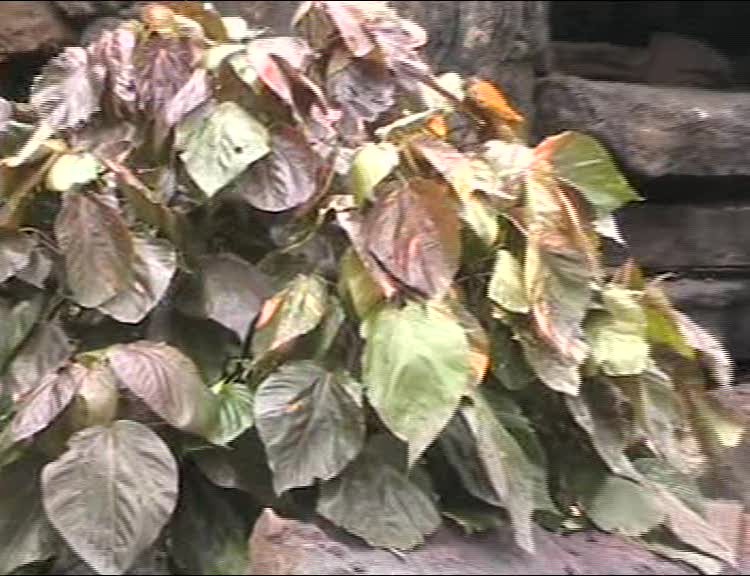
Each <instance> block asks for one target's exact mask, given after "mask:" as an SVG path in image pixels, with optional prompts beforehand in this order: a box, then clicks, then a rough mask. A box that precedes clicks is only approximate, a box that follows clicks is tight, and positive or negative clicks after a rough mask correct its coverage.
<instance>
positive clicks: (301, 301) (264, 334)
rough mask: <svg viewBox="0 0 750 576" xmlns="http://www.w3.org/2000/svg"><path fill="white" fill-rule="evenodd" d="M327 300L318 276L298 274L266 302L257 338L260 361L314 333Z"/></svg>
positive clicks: (254, 347)
mask: <svg viewBox="0 0 750 576" xmlns="http://www.w3.org/2000/svg"><path fill="white" fill-rule="evenodd" d="M327 300H328V293H327V289H326V285H325V281H324V280H323V279H322V278H321V277H320V276H317V275H314V274H313V275H304V274H298V275H297V276H295V277H294V278H293V279H292V281H291V282H290V283H289V284H288V285H287V286H286V288H284V289H283V290H281V291H280V292H277V293H276V294H275V295H274V296H272V297H271V298H269V299H268V300H266V302H265V304H264V305H263V308H262V310H261V313H260V317H259V318H258V321H257V322H256V325H255V334H254V335H253V342H252V352H253V356H254V357H255V358H256V360H259V359H261V358H263V357H265V356H266V355H267V354H269V353H270V352H274V351H277V350H279V349H280V348H281V347H282V346H284V345H285V344H287V343H289V342H291V341H292V340H294V339H295V338H297V337H299V336H302V335H304V334H307V333H308V332H311V331H312V330H314V329H315V328H316V327H317V326H318V324H320V321H321V320H322V319H323V315H324V314H325V310H326V303H327Z"/></svg>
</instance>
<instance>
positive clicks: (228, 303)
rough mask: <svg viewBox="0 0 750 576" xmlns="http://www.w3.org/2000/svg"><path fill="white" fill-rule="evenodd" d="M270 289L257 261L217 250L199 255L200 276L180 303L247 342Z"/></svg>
mask: <svg viewBox="0 0 750 576" xmlns="http://www.w3.org/2000/svg"><path fill="white" fill-rule="evenodd" d="M270 293H271V289H270V281H269V280H268V279H267V278H266V277H265V275H263V274H262V273H261V272H259V271H258V270H257V269H256V268H255V267H254V266H253V265H251V264H250V263H248V262H246V261H245V260H243V259H242V258H239V257H237V256H235V255H233V254H229V253H225V254H214V255H211V256H205V257H201V258H199V259H198V277H197V278H196V281H195V282H194V284H193V286H192V287H191V289H189V290H188V292H187V293H185V294H184V295H182V297H181V299H180V300H179V301H178V307H179V309H180V311H182V312H183V313H185V314H187V315H189V316H196V317H198V318H209V319H210V320H213V321H214V322H217V323H219V324H221V325H222V326H224V327H225V328H228V329H229V330H231V331H232V332H234V333H235V334H236V335H237V338H238V339H239V340H240V342H244V340H245V338H246V337H247V332H248V330H249V329H250V325H251V324H252V323H253V320H255V317H256V316H257V315H258V312H260V310H261V307H262V305H263V301H264V299H265V298H267V297H268V296H269V295H270Z"/></svg>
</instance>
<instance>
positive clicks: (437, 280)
mask: <svg viewBox="0 0 750 576" xmlns="http://www.w3.org/2000/svg"><path fill="white" fill-rule="evenodd" d="M364 230H365V238H366V243H367V248H368V250H369V251H370V253H371V254H372V255H373V256H374V257H375V258H376V260H377V261H378V262H379V263H380V264H381V265H382V266H383V267H384V268H385V269H386V270H387V271H388V272H390V274H392V275H393V276H394V277H395V278H397V279H398V280H399V281H401V282H403V283H404V284H406V285H407V286H409V287H411V288H413V289H414V290H417V291H419V292H421V293H422V294H425V295H427V296H438V295H440V294H442V293H444V292H445V291H446V290H448V288H449V287H450V285H451V283H452V282H453V277H454V275H455V274H456V271H457V270H458V265H459V260H460V254H461V245H460V239H459V223H458V217H457V215H456V212H455V210H454V209H453V208H452V206H450V204H449V202H448V196H447V191H446V189H445V188H444V187H442V186H440V185H439V184H438V183H437V182H434V181H430V180H422V179H415V180H412V181H411V182H409V183H408V184H402V185H400V186H399V187H398V188H396V189H395V190H392V191H391V192H390V193H389V194H385V195H383V196H381V197H379V198H378V200H377V202H376V203H375V206H374V208H373V209H372V210H371V212H370V213H369V214H368V215H367V220H366V223H365V228H364Z"/></svg>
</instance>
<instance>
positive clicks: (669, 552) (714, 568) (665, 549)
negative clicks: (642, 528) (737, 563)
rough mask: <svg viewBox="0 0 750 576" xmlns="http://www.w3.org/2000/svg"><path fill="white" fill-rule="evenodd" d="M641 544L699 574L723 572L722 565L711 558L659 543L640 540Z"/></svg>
mask: <svg viewBox="0 0 750 576" xmlns="http://www.w3.org/2000/svg"><path fill="white" fill-rule="evenodd" d="M641 544H642V545H643V546H644V547H645V548H646V549H647V550H650V551H651V552H653V553H654V554H658V555H659V556H663V557H664V558H668V559H669V560H675V561H677V562H684V563H685V564H689V565H690V566H693V567H695V568H697V569H698V570H699V571H700V572H701V573H703V574H707V575H710V576H718V575H719V574H722V573H723V572H724V563H723V562H721V561H720V560H717V559H716V558H712V557H711V556H706V555H705V554H700V553H698V552H694V551H692V550H682V549H680V548H675V547H673V546H667V545H666V544H662V543H660V542H649V541H646V540H641Z"/></svg>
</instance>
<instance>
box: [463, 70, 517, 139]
mask: <svg viewBox="0 0 750 576" xmlns="http://www.w3.org/2000/svg"><path fill="white" fill-rule="evenodd" d="M466 84H467V86H466V95H467V96H468V97H469V100H470V101H471V102H473V103H474V104H475V105H476V106H477V108H479V110H480V111H482V112H483V113H484V114H485V115H486V116H487V118H488V120H489V121H490V122H491V123H492V124H493V125H494V126H495V127H496V128H498V127H501V126H503V125H505V124H508V125H510V126H511V127H513V128H515V127H516V126H517V125H518V124H522V123H523V122H524V119H523V116H521V115H520V114H519V113H518V112H516V111H515V110H514V109H513V107H512V106H511V105H510V104H509V103H508V101H507V99H506V98H505V95H504V94H503V93H502V92H501V91H500V89H499V88H497V86H495V85H494V84H493V83H492V82H490V81H488V80H481V79H476V78H472V79H470V80H468V81H467V83H466Z"/></svg>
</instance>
